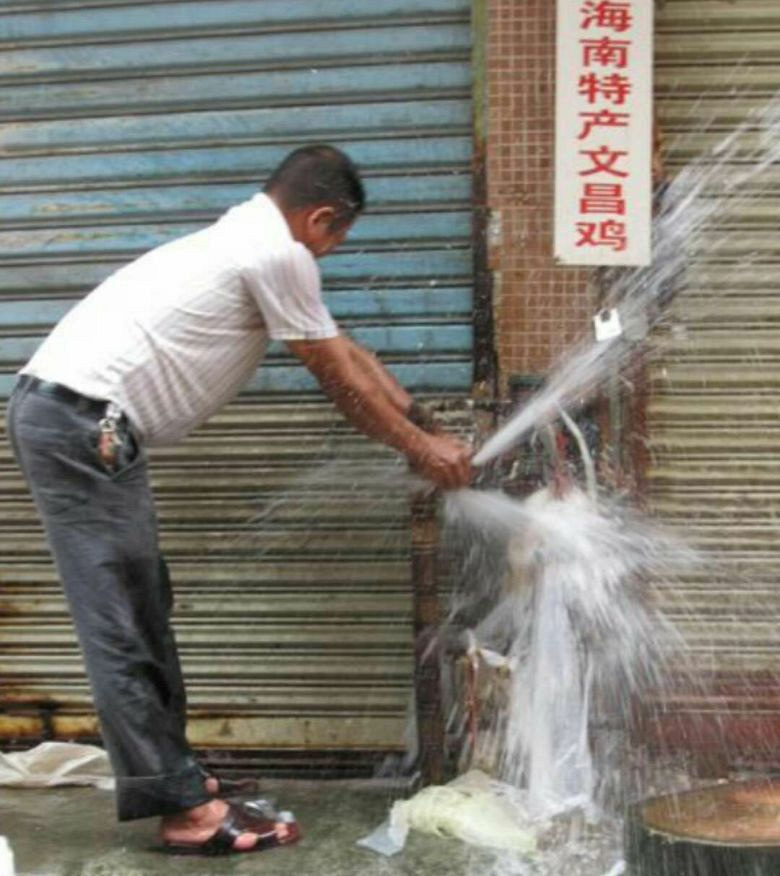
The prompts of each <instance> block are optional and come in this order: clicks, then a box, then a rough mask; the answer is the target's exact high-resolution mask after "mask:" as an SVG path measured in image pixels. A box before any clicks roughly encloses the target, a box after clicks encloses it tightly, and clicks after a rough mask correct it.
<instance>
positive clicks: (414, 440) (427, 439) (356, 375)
mask: <svg viewBox="0 0 780 876" xmlns="http://www.w3.org/2000/svg"><path fill="white" fill-rule="evenodd" d="M287 346H288V347H289V348H290V350H291V351H292V352H293V353H294V354H295V355H296V356H297V357H298V358H299V359H300V360H301V361H302V362H303V364H304V365H305V366H306V367H307V368H308V369H309V371H311V373H312V374H313V375H314V376H315V377H316V378H317V380H318V382H319V384H320V386H321V387H322V389H323V391H324V392H325V393H326V394H327V395H328V396H329V397H330V398H331V399H332V400H333V402H334V404H335V405H336V407H337V408H338V409H339V410H340V411H341V413H342V414H344V416H345V417H346V418H347V419H348V420H349V421H350V422H351V423H352V424H353V425H354V426H355V427H357V428H358V429H360V430H361V431H362V432H364V433H365V434H366V435H369V436H371V437H372V438H376V439H378V440H380V441H382V442H384V443H385V444H388V445H390V446H391V447H394V448H395V449H396V450H400V451H401V453H403V454H405V455H406V456H407V457H408V458H409V461H410V463H411V464H412V467H413V468H415V469H416V470H417V471H418V472H419V473H420V474H421V475H423V477H426V478H428V479H430V480H432V481H433V482H434V483H436V484H438V485H439V486H441V487H445V488H448V489H454V488H456V487H462V486H465V485H466V484H468V483H469V481H470V480H471V474H472V471H471V461H470V456H471V454H470V450H469V448H468V447H467V446H466V445H465V444H463V443H462V442H460V441H458V440H457V439H455V438H452V437H450V436H449V435H443V434H437V435H429V434H427V433H426V432H424V431H422V430H421V429H420V428H418V427H417V426H415V425H414V424H413V423H412V422H411V421H410V420H409V419H408V418H407V417H406V416H405V411H404V407H406V408H408V407H409V404H411V396H409V395H408V393H406V391H405V390H403V389H402V388H401V387H400V386H398V391H396V390H395V389H393V388H392V385H391V386H388V384H387V383H386V382H385V381H383V380H381V379H380V378H378V377H377V367H378V368H380V369H381V372H380V373H383V372H384V369H383V368H381V366H379V365H378V363H377V362H376V360H374V367H369V366H368V365H367V360H366V358H364V357H363V356H361V355H360V354H359V353H358V354H356V352H355V350H356V349H358V350H359V349H361V348H359V347H358V345H357V344H355V342H354V341H352V340H349V339H347V338H344V337H336V338H327V339H324V340H316V341H288V342H287ZM369 355H370V354H368V353H367V352H366V356H369ZM388 376H389V375H388ZM391 380H392V378H391ZM393 382H394V381H393ZM396 386H397V384H396ZM406 399H408V400H409V403H408V404H407V403H406Z"/></svg>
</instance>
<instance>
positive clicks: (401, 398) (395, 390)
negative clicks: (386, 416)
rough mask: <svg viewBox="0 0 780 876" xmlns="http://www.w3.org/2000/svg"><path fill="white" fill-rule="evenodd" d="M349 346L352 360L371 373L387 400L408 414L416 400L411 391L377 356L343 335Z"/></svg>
mask: <svg viewBox="0 0 780 876" xmlns="http://www.w3.org/2000/svg"><path fill="white" fill-rule="evenodd" d="M342 337H343V338H344V340H345V342H346V343H347V345H348V347H349V354H350V356H351V358H352V361H353V362H354V363H355V364H356V365H357V366H358V368H361V369H363V370H364V371H365V373H367V374H369V375H371V377H372V378H373V380H374V382H375V384H376V387H377V388H378V389H379V390H380V391H381V392H383V393H384V395H385V397H386V398H387V400H388V401H389V402H390V404H391V405H393V407H395V408H396V409H397V410H398V411H400V412H401V413H402V414H404V415H406V414H407V413H408V411H409V409H410V408H411V406H412V404H413V403H414V400H413V399H412V397H411V396H410V395H409V393H408V392H407V391H406V390H405V389H404V388H403V386H401V384H400V383H399V382H398V381H397V380H396V379H395V377H393V375H392V374H391V373H390V372H389V371H388V370H387V368H385V366H384V365H383V364H382V363H381V362H380V361H379V359H377V357H376V356H375V355H374V354H373V353H371V352H370V351H369V350H366V349H365V348H364V347H361V346H360V344H358V343H356V342H355V341H353V340H352V338H350V337H348V336H347V335H342Z"/></svg>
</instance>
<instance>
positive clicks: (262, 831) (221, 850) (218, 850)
mask: <svg viewBox="0 0 780 876" xmlns="http://www.w3.org/2000/svg"><path fill="white" fill-rule="evenodd" d="M297 838H298V834H297V826H296V825H294V824H292V825H291V824H288V823H285V822H272V821H269V820H268V819H264V818H261V817H253V816H251V815H250V814H249V813H248V812H246V811H245V810H243V809H241V808H240V807H237V806H233V805H231V804H229V803H226V802H225V801H224V800H210V801H209V802H208V803H203V804H202V805H200V806H195V807H194V808H193V809H187V810H185V811H184V812H178V813H176V814H175V815H166V816H165V817H163V819H162V821H161V823H160V839H161V840H162V842H163V845H164V847H165V848H166V849H167V850H169V851H174V852H180V853H187V852H189V853H194V854H198V853H203V854H225V853H230V852H251V851H255V850H258V849H260V848H268V847H270V846H277V845H285V844H288V843H292V842H295V840H297Z"/></svg>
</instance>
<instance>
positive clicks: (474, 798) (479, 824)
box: [357, 770, 536, 855]
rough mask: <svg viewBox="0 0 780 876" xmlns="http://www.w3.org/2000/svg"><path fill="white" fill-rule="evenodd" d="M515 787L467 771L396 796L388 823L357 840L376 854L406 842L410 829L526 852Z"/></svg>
mask: <svg viewBox="0 0 780 876" xmlns="http://www.w3.org/2000/svg"><path fill="white" fill-rule="evenodd" d="M527 823H528V815H527V813H526V812H525V809H524V807H523V805H522V802H521V800H520V796H519V794H518V791H517V790H516V789H515V788H512V787H511V786H509V785H506V784H505V783H503V782H498V781H495V780H493V779H491V778H490V777H489V776H487V775H485V774H484V773H482V772H480V771H479V770H472V771H471V772H468V773H466V774H465V775H463V776H460V777H458V778H457V779H455V780H454V781H452V782H450V783H449V784H447V785H432V786H430V787H428V788H423V789H422V790H421V791H419V792H418V793H417V794H415V795H414V797H412V798H411V799H409V800H396V802H395V803H394V804H393V806H392V809H391V810H390V816H389V818H388V820H387V821H385V822H384V823H383V824H381V825H380V826H379V827H378V828H377V829H376V830H375V831H374V832H373V833H371V834H369V835H368V836H366V837H363V839H360V840H358V842H357V844H358V845H359V846H363V847H364V848H367V849H371V850H372V851H374V852H378V853H379V854H381V855H394V854H396V853H397V852H400V851H401V850H402V849H403V847H404V846H405V845H406V838H407V836H408V834H409V831H410V830H419V831H422V832H423V833H431V834H436V835H438V836H448V837H452V838H454V839H459V840H462V841H463V842H466V843H470V844H471V845H476V846H485V847H487V848H492V849H500V850H504V851H512V852H518V853H520V854H523V855H530V854H532V853H533V852H534V850H535V848H536V838H535V835H534V833H533V831H532V830H530V829H528V828H527V827H523V825H524V824H527Z"/></svg>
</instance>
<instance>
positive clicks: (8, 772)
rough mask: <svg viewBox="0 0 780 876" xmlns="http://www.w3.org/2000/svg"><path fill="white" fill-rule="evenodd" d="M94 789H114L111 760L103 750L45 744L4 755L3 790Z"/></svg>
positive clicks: (0, 756)
mask: <svg viewBox="0 0 780 876" xmlns="http://www.w3.org/2000/svg"><path fill="white" fill-rule="evenodd" d="M56 785H93V786H94V787H96V788H100V789H102V790H104V791H111V790H113V788H114V777H113V775H112V773H111V767H110V765H109V762H108V757H107V755H106V753H105V751H103V749H102V748H97V747H96V746H94V745H78V744H76V743H71V742H42V743H41V744H40V745H36V746H35V748H31V749H29V750H28V751H14V752H10V753H6V754H4V753H0V786H5V787H11V788H52V787H54V786H56Z"/></svg>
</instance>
